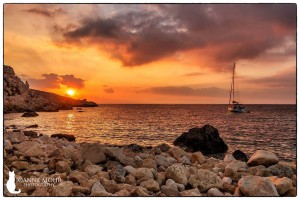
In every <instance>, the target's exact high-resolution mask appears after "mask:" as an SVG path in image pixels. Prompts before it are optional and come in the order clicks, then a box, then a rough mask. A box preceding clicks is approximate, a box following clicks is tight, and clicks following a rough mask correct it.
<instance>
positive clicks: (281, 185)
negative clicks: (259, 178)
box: [269, 176, 293, 195]
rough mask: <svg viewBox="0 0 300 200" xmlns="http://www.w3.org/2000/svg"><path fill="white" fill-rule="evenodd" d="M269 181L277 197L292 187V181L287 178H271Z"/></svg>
mask: <svg viewBox="0 0 300 200" xmlns="http://www.w3.org/2000/svg"><path fill="white" fill-rule="evenodd" d="M269 179H270V180H271V181H272V183H273V184H274V185H275V187H276V189H277V192H278V194H279V195H283V194H284V193H286V192H287V191H288V190H290V189H291V188H292V187H293V184H292V180H291V179H289V178H287V177H283V178H278V177H276V176H271V177H269Z"/></svg>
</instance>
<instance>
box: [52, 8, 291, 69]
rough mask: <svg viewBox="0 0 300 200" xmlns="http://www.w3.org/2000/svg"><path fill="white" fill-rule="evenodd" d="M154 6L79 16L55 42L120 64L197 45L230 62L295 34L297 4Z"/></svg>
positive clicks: (208, 54)
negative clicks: (93, 48)
mask: <svg viewBox="0 0 300 200" xmlns="http://www.w3.org/2000/svg"><path fill="white" fill-rule="evenodd" d="M153 7H155V8H156V9H153V10H152V11H151V10H149V9H148V10H143V9H141V10H140V11H134V12H128V13H117V14H116V15H113V17H110V18H92V17H91V18H86V19H83V20H82V22H81V25H79V26H76V27H73V28H72V29H70V28H67V27H66V28H65V29H64V28H60V33H61V34H62V35H63V37H64V40H61V41H59V42H60V43H66V44H71V45H83V44H87V45H89V46H90V45H93V46H96V47H97V48H99V49H102V50H105V51H106V52H108V53H109V54H110V55H111V56H112V57H114V58H116V59H119V60H120V61H121V62H122V63H123V65H124V66H138V65H143V64H146V63H149V62H152V61H156V60H159V59H161V58H164V57H167V56H170V55H172V54H174V53H176V52H178V51H185V50H191V49H200V50H202V52H204V55H203V56H206V57H209V58H211V59H212V60H214V61H216V62H222V63H229V62H230V63H232V62H233V61H234V60H239V59H253V58H256V57H258V56H260V55H262V54H264V53H266V52H267V51H268V50H270V49H272V48H275V47H280V46H284V44H285V43H286V38H289V39H290V40H291V41H293V42H295V39H296V4H160V5H153ZM154 10H155V11H154ZM56 42H58V41H56ZM294 48H295V47H294ZM288 50H289V51H290V50H291V49H288ZM292 52H294V51H292ZM294 55H295V54H294ZM199 57H201V55H199Z"/></svg>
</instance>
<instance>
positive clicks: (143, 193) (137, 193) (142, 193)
mask: <svg viewBox="0 0 300 200" xmlns="http://www.w3.org/2000/svg"><path fill="white" fill-rule="evenodd" d="M131 195H132V196H133V197H147V196H150V195H149V193H148V190H147V189H146V188H143V187H140V186H138V187H135V188H134V189H133V190H132V191H131Z"/></svg>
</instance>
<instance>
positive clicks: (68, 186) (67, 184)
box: [52, 181, 73, 196]
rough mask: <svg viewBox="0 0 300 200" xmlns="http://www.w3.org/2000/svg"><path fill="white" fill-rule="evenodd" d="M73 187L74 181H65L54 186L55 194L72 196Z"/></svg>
mask: <svg viewBox="0 0 300 200" xmlns="http://www.w3.org/2000/svg"><path fill="white" fill-rule="evenodd" d="M72 188H73V182H72V181H63V182H61V183H59V184H58V185H57V186H55V187H54V188H53V193H52V195H53V196H70V195H71V192H72Z"/></svg>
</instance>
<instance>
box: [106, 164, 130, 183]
mask: <svg viewBox="0 0 300 200" xmlns="http://www.w3.org/2000/svg"><path fill="white" fill-rule="evenodd" d="M108 173H109V176H110V178H111V179H112V180H114V181H116V182H118V183H124V182H125V173H126V172H125V169H124V167H123V166H122V165H121V164H119V163H118V164H117V165H114V166H113V167H112V168H111V169H110V170H109V172H108Z"/></svg>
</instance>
